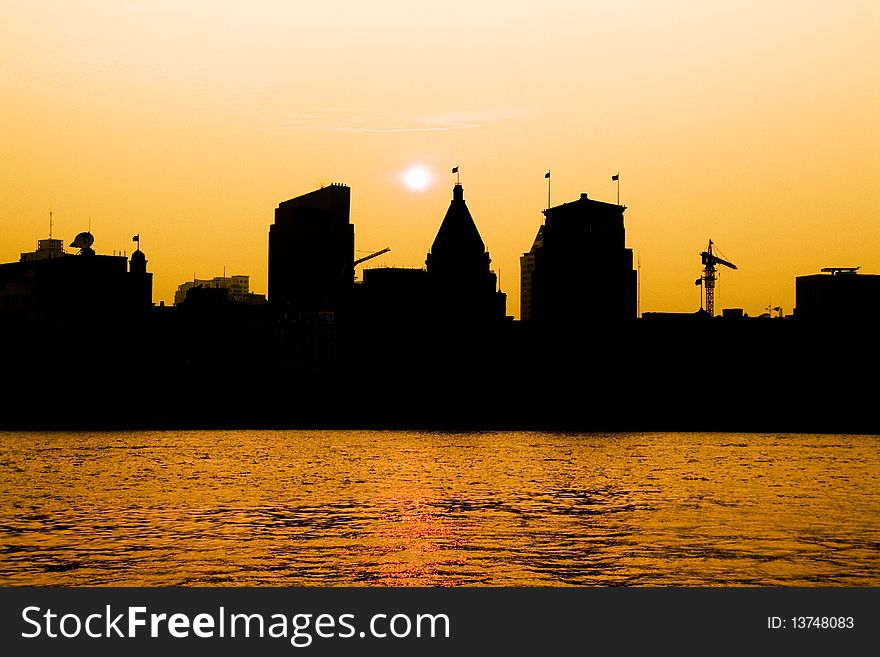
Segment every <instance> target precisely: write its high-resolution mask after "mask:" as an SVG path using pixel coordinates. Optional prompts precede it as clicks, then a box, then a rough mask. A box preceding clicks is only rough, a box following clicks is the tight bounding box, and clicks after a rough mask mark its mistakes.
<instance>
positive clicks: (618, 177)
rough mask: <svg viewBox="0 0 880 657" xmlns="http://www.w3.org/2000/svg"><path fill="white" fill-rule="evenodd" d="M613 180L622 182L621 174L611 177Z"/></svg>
mask: <svg viewBox="0 0 880 657" xmlns="http://www.w3.org/2000/svg"><path fill="white" fill-rule="evenodd" d="M611 180H620V174H619V173H615V174H614V175H613V176H611Z"/></svg>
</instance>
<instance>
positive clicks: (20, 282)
mask: <svg viewBox="0 0 880 657" xmlns="http://www.w3.org/2000/svg"><path fill="white" fill-rule="evenodd" d="M93 241H94V238H93V237H92V236H91V233H80V234H79V235H78V236H77V240H75V241H74V242H73V244H72V246H76V247H78V248H79V249H80V251H79V253H78V254H77V255H73V254H70V253H66V252H65V251H64V248H63V243H62V241H61V240H58V239H46V240H40V241H39V243H38V247H37V250H36V251H33V252H26V253H22V254H21V259H20V260H19V262H12V263H6V264H0V312H2V316H3V319H4V321H5V322H7V323H15V324H29V325H35V326H40V327H42V328H59V329H63V328H65V327H72V326H86V325H90V326H96V325H98V324H99V323H102V322H105V323H114V322H116V321H120V320H127V319H137V318H140V317H143V315H144V313H145V312H146V311H147V309H149V308H150V307H151V306H152V290H153V275H152V274H151V273H149V272H147V260H146V257H145V256H144V254H143V253H142V252H141V251H140V250H137V251H135V252H134V253H133V254H132V255H131V267H130V269H129V260H128V258H126V257H125V256H124V255H98V254H96V253H95V251H94V250H93V249H92V248H91V244H92V242H93Z"/></svg>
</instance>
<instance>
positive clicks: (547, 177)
mask: <svg viewBox="0 0 880 657" xmlns="http://www.w3.org/2000/svg"><path fill="white" fill-rule="evenodd" d="M544 177H545V178H546V179H547V209H548V210H549V209H550V172H549V171H548V172H547V175H545V176H544Z"/></svg>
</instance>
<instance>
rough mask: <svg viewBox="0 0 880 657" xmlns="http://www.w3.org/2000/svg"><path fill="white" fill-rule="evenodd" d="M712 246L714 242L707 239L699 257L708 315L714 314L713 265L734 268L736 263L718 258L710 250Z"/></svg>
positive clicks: (715, 277)
mask: <svg viewBox="0 0 880 657" xmlns="http://www.w3.org/2000/svg"><path fill="white" fill-rule="evenodd" d="M713 246H715V244H714V242H712V240H709V246H708V247H707V248H706V250H705V251H702V252H700V257H701V258H702V261H703V275H702V284H703V294H704V295H705V297H706V313H708V315H709V317H714V316H715V280H716V279H717V278H718V273H717V272H716V271H715V266H716V265H724V266H725V267H730V268H731V269H736V265H735V264H733V263H732V262H728V261H727V260H724V259H723V258H719V257H718V255H716V254H715V252H714V251H713V250H712V247H713Z"/></svg>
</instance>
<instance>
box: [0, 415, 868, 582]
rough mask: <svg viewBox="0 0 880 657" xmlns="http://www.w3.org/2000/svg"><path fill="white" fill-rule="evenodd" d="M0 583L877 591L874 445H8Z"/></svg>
mask: <svg viewBox="0 0 880 657" xmlns="http://www.w3.org/2000/svg"><path fill="white" fill-rule="evenodd" d="M0 584H3V585H77V586H79V585H93V586H94V585H129V586H138V585H145V586H167V585H186V586H189V585H221V586H225V585H229V586H246V585H255V586H302V585H305V586H337V585H356V586H360V585H381V586H416V585H418V586H460V585H467V586H484V585H490V586H564V585H587V586H605V585H627V586H642V585H647V586H734V585H750V586H880V437H878V436H860V435H808V434H794V435H777V434H767V435H764V434H697V433H638V434H558V433H530V432H501V433H492V432H480V433H434V432H406V431H388V432H383V431H144V432H128V433H126V432H92V433H72V432H70V433H28V432H6V433H0Z"/></svg>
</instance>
